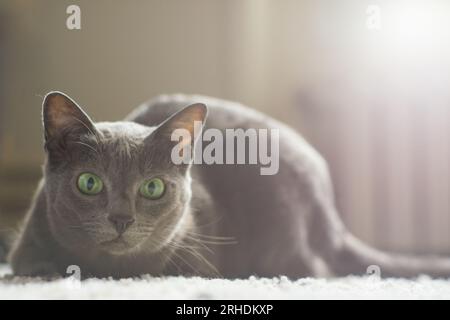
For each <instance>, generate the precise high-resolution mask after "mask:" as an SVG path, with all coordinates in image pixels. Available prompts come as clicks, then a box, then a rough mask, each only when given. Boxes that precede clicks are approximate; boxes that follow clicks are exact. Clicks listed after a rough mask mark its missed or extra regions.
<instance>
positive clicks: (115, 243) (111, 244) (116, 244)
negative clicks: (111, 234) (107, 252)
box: [100, 235, 129, 249]
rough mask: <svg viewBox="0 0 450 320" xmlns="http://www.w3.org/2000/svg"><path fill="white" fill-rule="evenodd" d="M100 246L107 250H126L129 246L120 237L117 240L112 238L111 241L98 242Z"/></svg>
mask: <svg viewBox="0 0 450 320" xmlns="http://www.w3.org/2000/svg"><path fill="white" fill-rule="evenodd" d="M100 246H101V247H103V248H105V249H108V248H128V247H129V244H128V242H127V241H125V239H124V238H123V237H122V236H121V235H120V236H118V237H117V238H114V239H112V240H107V241H103V242H100Z"/></svg>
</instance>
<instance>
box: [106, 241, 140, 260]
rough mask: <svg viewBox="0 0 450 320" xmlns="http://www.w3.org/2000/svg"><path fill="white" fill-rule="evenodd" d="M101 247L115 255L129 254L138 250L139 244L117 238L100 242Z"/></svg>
mask: <svg viewBox="0 0 450 320" xmlns="http://www.w3.org/2000/svg"><path fill="white" fill-rule="evenodd" d="M99 246H100V248H101V249H102V250H103V251H105V252H107V253H109V254H111V255H115V256H121V255H127V254H131V253H134V252H136V251H138V248H139V245H137V244H136V245H133V244H130V243H129V242H127V241H126V240H124V239H123V238H116V239H113V240H110V241H105V242H102V243H100V244H99Z"/></svg>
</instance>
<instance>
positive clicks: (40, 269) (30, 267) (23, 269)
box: [13, 262, 61, 280]
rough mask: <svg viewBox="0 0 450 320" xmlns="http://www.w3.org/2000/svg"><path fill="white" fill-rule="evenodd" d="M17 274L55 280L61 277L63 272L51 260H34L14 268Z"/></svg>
mask: <svg viewBox="0 0 450 320" xmlns="http://www.w3.org/2000/svg"><path fill="white" fill-rule="evenodd" d="M13 272H14V275H15V276H20V277H32V278H36V277H38V278H41V279H42V280H55V279H59V278H61V274H60V273H59V272H58V269H57V268H56V266H55V265H53V264H52V263H50V262H34V263H29V264H26V265H23V266H16V267H15V268H13Z"/></svg>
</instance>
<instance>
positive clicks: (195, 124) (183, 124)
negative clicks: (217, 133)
mask: <svg viewBox="0 0 450 320" xmlns="http://www.w3.org/2000/svg"><path fill="white" fill-rule="evenodd" d="M207 113H208V109H207V107H206V105H204V104H203V103H195V104H191V105H189V106H187V107H186V108H184V109H182V110H180V111H178V112H177V113H175V114H174V115H172V116H171V117H170V118H168V119H167V120H166V121H164V122H163V123H161V124H160V125H159V126H158V127H157V128H156V129H155V131H153V132H152V133H151V134H150V135H149V136H148V137H147V139H146V142H147V141H148V142H149V143H150V144H152V145H153V144H154V143H157V144H158V147H160V148H161V147H162V148H163V149H165V151H168V152H169V154H171V153H172V154H173V148H174V147H176V148H177V150H179V152H180V153H181V154H182V153H183V150H190V151H191V154H190V156H192V155H193V153H192V150H194V146H195V142H196V141H197V139H198V138H199V136H200V135H201V131H202V128H203V126H204V124H205V121H206V117H207ZM185 147H189V148H188V149H185ZM160 150H161V149H160ZM181 156H183V155H181ZM172 160H173V159H172ZM175 162H176V161H175ZM176 164H177V163H176Z"/></svg>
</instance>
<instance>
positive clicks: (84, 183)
mask: <svg viewBox="0 0 450 320" xmlns="http://www.w3.org/2000/svg"><path fill="white" fill-rule="evenodd" d="M78 189H79V190H80V191H81V192H82V193H84V194H87V195H91V196H92V195H96V194H99V193H100V192H101V191H102V190H103V182H102V180H101V179H100V178H99V177H97V176H96V175H95V174H92V173H82V174H81V175H80V176H79V177H78Z"/></svg>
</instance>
